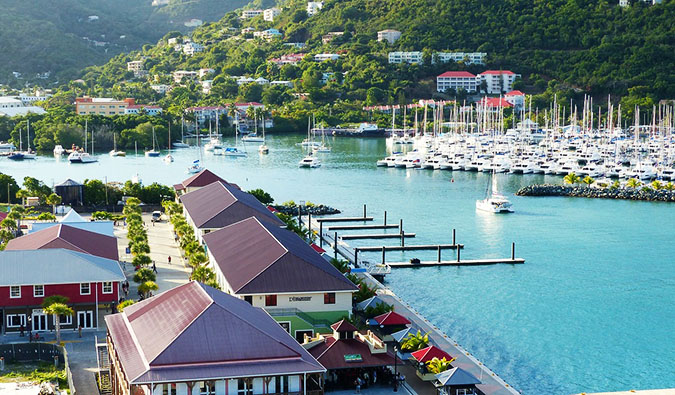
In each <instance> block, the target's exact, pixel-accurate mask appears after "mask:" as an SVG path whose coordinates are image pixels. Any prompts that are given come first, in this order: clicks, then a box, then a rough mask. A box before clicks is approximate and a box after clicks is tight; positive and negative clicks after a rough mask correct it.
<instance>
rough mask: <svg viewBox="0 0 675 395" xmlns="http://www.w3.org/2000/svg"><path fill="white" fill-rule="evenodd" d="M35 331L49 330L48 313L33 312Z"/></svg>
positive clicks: (32, 318)
mask: <svg viewBox="0 0 675 395" xmlns="http://www.w3.org/2000/svg"><path fill="white" fill-rule="evenodd" d="M31 321H33V332H42V331H46V330H47V314H33V316H32V317H31Z"/></svg>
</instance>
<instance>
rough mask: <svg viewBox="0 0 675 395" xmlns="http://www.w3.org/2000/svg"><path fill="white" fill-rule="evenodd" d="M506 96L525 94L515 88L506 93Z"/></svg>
mask: <svg viewBox="0 0 675 395" xmlns="http://www.w3.org/2000/svg"><path fill="white" fill-rule="evenodd" d="M506 96H525V94H524V93H523V92H521V91H518V90H515V91H511V92H509V93H507V94H506Z"/></svg>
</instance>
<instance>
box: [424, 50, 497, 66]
mask: <svg viewBox="0 0 675 395" xmlns="http://www.w3.org/2000/svg"><path fill="white" fill-rule="evenodd" d="M435 55H436V56H435V58H438V61H439V62H441V63H447V62H451V61H452V62H456V63H457V62H464V63H465V64H485V58H486V57H487V53H485V52H436V54H435Z"/></svg>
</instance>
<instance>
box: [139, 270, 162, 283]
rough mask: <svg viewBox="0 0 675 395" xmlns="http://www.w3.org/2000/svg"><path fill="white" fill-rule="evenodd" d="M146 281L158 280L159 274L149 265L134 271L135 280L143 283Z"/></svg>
mask: <svg viewBox="0 0 675 395" xmlns="http://www.w3.org/2000/svg"><path fill="white" fill-rule="evenodd" d="M146 281H157V275H155V272H153V271H152V270H150V269H148V268H147V267H142V268H140V269H138V271H136V273H134V282H135V283H138V284H141V283H144V282H146Z"/></svg>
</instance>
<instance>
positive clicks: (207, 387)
mask: <svg viewBox="0 0 675 395" xmlns="http://www.w3.org/2000/svg"><path fill="white" fill-rule="evenodd" d="M199 395H216V383H215V382H214V381H200V382H199Z"/></svg>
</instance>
